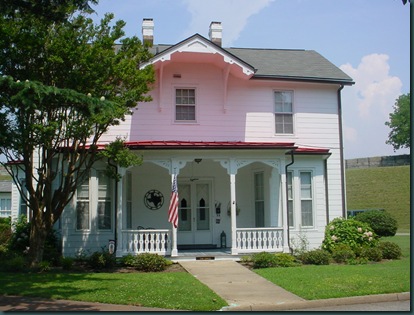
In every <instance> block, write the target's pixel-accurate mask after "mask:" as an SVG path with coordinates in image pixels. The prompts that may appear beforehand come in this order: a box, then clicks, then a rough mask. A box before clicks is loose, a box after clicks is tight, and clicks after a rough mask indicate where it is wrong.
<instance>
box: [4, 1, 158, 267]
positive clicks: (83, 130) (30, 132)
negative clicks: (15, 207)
mask: <svg viewBox="0 0 414 315" xmlns="http://www.w3.org/2000/svg"><path fill="white" fill-rule="evenodd" d="M16 2H17V1H16ZM41 2H42V3H45V4H47V5H50V6H51V8H52V9H53V8H57V7H56V4H62V7H59V8H58V9H57V11H56V12H57V13H56V14H54V13H53V12H54V11H53V10H51V11H48V10H41V8H40V7H39V6H35V4H38V3H39V1H36V0H27V1H25V0H19V1H18V2H17V3H21V4H22V5H21V6H16V5H15V2H14V1H8V2H7V3H11V4H13V5H10V6H9V7H8V8H9V10H5V9H4V8H5V6H6V7H7V3H6V4H4V2H1V6H0V7H1V8H2V9H4V10H3V11H2V13H1V16H0V49H1V51H2V54H1V55H0V74H1V75H2V77H0V124H1V126H2V128H0V154H3V155H4V156H5V157H6V163H2V164H3V165H4V166H5V167H6V169H7V171H8V172H9V174H10V175H11V176H12V178H13V180H14V182H15V183H16V186H17V187H18V189H19V191H20V194H21V196H22V198H23V199H24V200H25V201H26V203H27V205H28V207H29V208H30V210H31V213H32V218H31V231H30V249H29V258H30V262H31V265H32V266H35V265H37V264H38V263H39V262H40V261H41V260H42V257H43V248H44V241H45V238H46V235H47V234H48V232H49V231H50V230H51V229H52V228H53V224H54V223H55V222H56V221H57V220H58V219H59V217H60V215H61V214H62V211H63V209H64V208H65V206H66V205H67V204H68V203H69V202H70V200H71V199H72V197H73V195H74V193H75V191H76V188H77V186H78V185H79V184H80V183H81V182H82V181H83V180H84V179H85V177H86V176H88V173H89V170H90V169H91V167H92V166H93V165H94V163H95V162H96V161H97V160H99V159H102V158H107V159H111V160H112V161H116V162H117V163H118V165H122V166H127V165H131V164H136V163H137V162H138V161H137V158H136V157H135V158H134V155H133V154H132V153H131V152H129V155H128V150H126V149H125V147H124V146H123V141H122V140H119V139H117V140H116V141H114V143H113V144H111V145H108V146H107V149H106V150H104V152H105V153H104V154H103V153H102V150H101V147H100V146H99V140H100V138H101V136H102V135H103V134H104V133H105V132H107V131H108V129H109V128H110V127H111V126H114V125H117V124H119V122H120V121H121V120H122V119H124V118H125V116H126V115H128V114H131V113H132V112H131V110H132V109H133V108H134V107H135V106H136V105H137V102H143V101H148V100H150V97H149V96H146V93H147V92H148V91H149V89H150V84H151V83H152V82H154V72H153V69H152V67H147V68H145V69H139V64H140V63H141V62H144V61H147V60H148V58H149V57H150V54H149V52H148V50H147V48H146V47H145V46H143V45H142V43H141V42H140V40H139V39H138V38H137V37H132V38H123V36H124V32H123V27H124V25H125V23H124V22H123V21H117V22H116V23H115V24H114V25H113V26H110V24H111V21H112V19H113V15H112V14H107V15H105V17H104V18H103V19H102V20H101V21H100V23H99V24H97V25H95V24H94V23H93V21H92V19H90V18H88V14H90V13H91V10H90V7H89V6H88V5H87V3H88V1H82V0H72V1H61V0H43V1H41ZM27 3H31V4H33V6H29V9H28V8H27V6H23V4H27ZM93 3H96V1H93ZM34 7H35V8H36V10H34V11H35V12H33V8H34ZM37 10H41V12H44V14H45V15H52V18H46V17H45V15H42V14H39V12H37ZM121 38H123V39H121ZM118 41H120V43H121V45H116V42H118Z"/></svg>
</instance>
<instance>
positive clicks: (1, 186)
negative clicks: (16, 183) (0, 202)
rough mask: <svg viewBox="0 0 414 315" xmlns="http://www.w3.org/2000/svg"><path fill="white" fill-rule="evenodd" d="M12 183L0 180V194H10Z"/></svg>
mask: <svg viewBox="0 0 414 315" xmlns="http://www.w3.org/2000/svg"><path fill="white" fill-rule="evenodd" d="M11 191H12V182H11V180H0V192H11Z"/></svg>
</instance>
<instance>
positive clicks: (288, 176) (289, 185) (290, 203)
mask: <svg viewBox="0 0 414 315" xmlns="http://www.w3.org/2000/svg"><path fill="white" fill-rule="evenodd" d="M286 181H287V189H288V203H287V207H288V214H289V226H290V227H293V226H295V221H294V216H293V172H287V174H286Z"/></svg>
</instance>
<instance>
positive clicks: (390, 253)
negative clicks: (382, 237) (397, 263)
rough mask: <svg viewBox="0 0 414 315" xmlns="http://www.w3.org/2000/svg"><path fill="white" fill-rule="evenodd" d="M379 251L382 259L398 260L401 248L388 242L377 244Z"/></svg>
mask: <svg viewBox="0 0 414 315" xmlns="http://www.w3.org/2000/svg"><path fill="white" fill-rule="evenodd" d="M378 247H379V248H380V249H381V252H382V258H383V259H400V257H401V256H402V250H401V247H400V246H399V245H398V244H396V243H394V242H390V241H382V242H380V243H379V244H378Z"/></svg>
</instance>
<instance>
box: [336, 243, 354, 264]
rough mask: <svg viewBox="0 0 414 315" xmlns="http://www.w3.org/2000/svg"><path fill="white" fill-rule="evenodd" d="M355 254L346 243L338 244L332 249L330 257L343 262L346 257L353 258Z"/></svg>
mask: <svg viewBox="0 0 414 315" xmlns="http://www.w3.org/2000/svg"><path fill="white" fill-rule="evenodd" d="M355 257H356V255H355V253H354V251H353V250H352V249H351V247H350V246H349V245H347V244H338V245H337V246H335V248H334V249H333V250H332V259H333V260H334V261H335V262H337V263H344V262H346V261H347V260H348V259H353V258H355Z"/></svg>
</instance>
